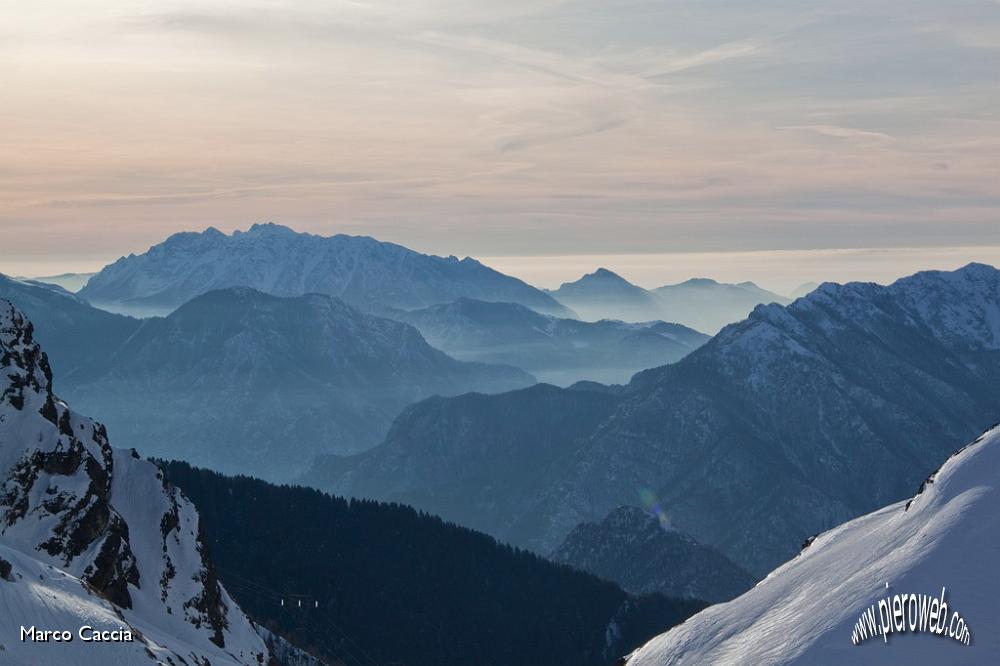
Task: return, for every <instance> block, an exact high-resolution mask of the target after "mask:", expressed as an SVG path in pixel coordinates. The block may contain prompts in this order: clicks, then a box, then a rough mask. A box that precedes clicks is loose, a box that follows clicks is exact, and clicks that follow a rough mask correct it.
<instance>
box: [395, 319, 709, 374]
mask: <svg viewBox="0 0 1000 666" xmlns="http://www.w3.org/2000/svg"><path fill="white" fill-rule="evenodd" d="M395 318H397V319H400V320H401V321H406V322H409V323H411V324H413V325H414V326H415V327H417V329H419V330H420V332H421V333H422V334H423V335H424V337H425V338H426V339H427V341H428V342H430V343H431V344H432V345H434V346H435V347H437V348H439V349H442V350H444V351H446V352H448V354H450V355H452V356H454V357H455V358H459V359H462V360H468V361H483V362H486V363H500V364H508V365H514V366H517V367H519V368H523V369H525V370H527V371H528V372H530V373H532V374H533V375H535V376H536V377H537V378H538V379H540V380H542V381H548V382H551V383H554V384H560V385H566V384H572V383H574V382H577V381H580V380H583V379H588V380H594V381H600V382H605V383H624V382H627V381H628V380H629V379H630V378H631V376H632V375H633V374H635V373H636V372H638V371H639V370H644V369H647V368H653V367H656V366H659V365H664V364H666V363H672V362H673V361H677V360H679V359H680V358H682V357H684V356H685V355H686V354H688V353H690V352H691V351H692V350H694V349H697V348H698V347H700V346H701V345H702V344H704V343H705V342H706V341H707V340H708V336H707V335H704V334H702V333H699V332H698V331H695V330H693V329H690V328H688V327H686V326H682V325H680V324H668V323H666V322H662V321H652V322H644V323H641V324H630V323H625V322H621V321H612V320H602V321H598V322H583V321H578V320H576V319H560V318H557V317H553V316H550V315H543V314H539V313H537V312H535V311H533V310H531V309H529V308H527V307H525V306H523V305H518V304H516V303H491V302H486V301H477V300H473V299H459V300H457V301H455V302H454V303H449V304H447V305H434V306H431V307H429V308H424V309H421V310H413V311H410V312H406V313H401V314H398V315H395Z"/></svg>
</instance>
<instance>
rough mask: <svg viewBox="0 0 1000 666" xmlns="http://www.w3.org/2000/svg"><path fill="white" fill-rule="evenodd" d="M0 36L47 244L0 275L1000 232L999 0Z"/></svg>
mask: <svg viewBox="0 0 1000 666" xmlns="http://www.w3.org/2000/svg"><path fill="white" fill-rule="evenodd" d="M0 32H2V39H0V67H3V71H4V90H3V104H2V109H0V123H2V128H3V132H0V164H3V165H5V166H4V167H3V169H2V173H0V206H2V207H3V209H4V210H8V211H15V212H16V214H17V216H18V224H20V225H26V226H25V227H24V228H27V227H31V228H32V229H35V230H37V231H38V233H37V234H10V235H8V236H5V237H4V242H3V243H2V244H0V260H3V259H5V258H6V256H7V255H11V254H18V253H24V252H27V251H28V250H30V249H31V246H32V245H33V244H38V243H40V242H43V241H41V240H39V239H44V243H64V244H66V245H68V246H71V247H73V246H75V245H78V244H83V243H85V242H87V241H86V239H87V238H89V237H88V234H89V233H92V232H93V233H97V232H96V231H94V230H105V231H101V233H106V230H107V229H109V228H111V227H114V228H120V229H124V230H125V231H123V232H122V233H121V235H120V236H118V238H120V239H121V242H122V243H126V244H130V245H128V246H127V247H124V248H118V249H116V250H115V251H116V252H118V251H125V250H129V249H132V248H133V246H139V247H142V246H146V245H149V244H150V243H152V242H155V241H156V240H157V239H158V238H159V237H161V236H162V235H164V234H165V233H168V232H169V231H170V230H172V229H173V228H175V227H176V226H177V225H178V224H179V223H181V222H183V224H184V225H185V226H186V228H197V227H199V226H207V225H208V224H216V225H218V226H220V227H226V226H227V225H229V226H230V227H235V226H245V224H246V222H247V221H248V220H250V219H256V218H261V217H266V218H270V219H274V220H279V221H287V222H290V223H295V224H298V225H299V226H303V227H304V228H310V229H312V230H316V231H330V230H332V229H333V228H334V227H337V228H350V229H352V230H355V231H364V232H367V233H371V234H374V235H376V236H377V235H388V236H390V237H391V238H392V239H394V240H399V241H402V242H409V243H412V244H414V245H416V246H418V247H421V248H424V249H430V250H434V249H438V250H440V251H444V252H448V253H451V252H456V253H463V252H464V253H473V254H475V253H480V252H484V251H489V252H495V251H499V249H498V248H501V247H502V248H503V251H504V252H508V253H511V252H520V251H535V250H537V249H538V247H539V246H542V245H545V246H546V247H548V248H550V249H554V250H556V251H559V252H576V251H580V252H584V251H592V250H595V249H598V248H599V249H601V250H602V251H604V250H607V249H609V248H611V249H613V248H615V247H618V248H620V249H624V248H627V249H629V251H632V250H634V249H635V248H636V247H642V248H647V246H658V247H669V248H671V249H691V248H695V247H699V246H702V245H704V244H705V243H707V242H711V243H715V244H718V243H722V244H726V245H729V246H732V248H734V249H738V248H746V247H760V246H762V245H763V246H766V245H768V244H776V243H790V242H792V241H793V240H794V242H795V243H799V244H807V243H809V242H814V241H812V240H810V239H814V238H817V237H820V236H822V235H823V234H833V235H834V236H836V237H840V236H842V235H843V233H842V230H843V229H844V228H845V227H844V226H843V225H847V224H851V225H852V226H850V229H851V233H855V234H859V235H861V236H863V238H859V239H857V241H856V242H857V243H858V244H861V245H864V244H868V241H866V240H865V239H866V238H868V239H871V242H876V240H877V241H878V242H888V240H887V239H891V238H892V237H893V235H896V236H898V237H907V238H916V239H920V242H922V243H930V242H934V239H941V238H946V237H954V236H955V235H956V234H964V235H965V236H964V237H963V238H965V239H966V240H969V241H970V242H972V239H974V238H981V237H982V238H985V237H987V236H988V235H989V234H991V233H992V234H994V235H995V234H997V233H1000V231H996V230H997V229H1000V225H997V224H996V220H997V219H998V217H1000V204H998V203H997V202H998V201H1000V186H998V183H1000V163H998V162H997V160H996V151H997V146H996V145H995V144H996V140H994V139H993V138H992V137H995V136H1000V119H998V118H997V114H996V112H995V109H997V108H1000V89H998V87H997V86H996V72H997V71H1000V49H998V48H996V44H997V43H1000V41H998V40H997V39H996V38H997V36H998V35H1000V2H997V1H996V0H990V1H987V0H980V1H978V2H971V3H965V4H963V5H962V6H961V7H958V6H957V5H955V4H954V3H944V2H932V1H931V0H887V1H886V2H884V3H871V2H864V1H863V0H837V1H836V2H835V1H834V0H824V1H823V2H819V3H801V2H797V1H796V0H762V1H761V2H757V3H747V2H744V1H742V0H721V1H720V2H713V3H705V2H701V1H699V0H672V1H671V2H661V1H657V0H629V1H628V2H616V3H609V2H604V1H602V0H510V1H509V2H495V1H494V0H424V1H422V2H412V1H410V0H322V1H321V0H245V1H243V2H239V3H234V2H231V1H230V0H101V2H98V3H91V4H90V5H87V6H84V5H83V4H81V3H79V2H76V0H51V1H49V2H45V3H37V2H36V3H6V4H5V5H3V6H2V7H0ZM18 228H22V227H18ZM875 229H878V231H877V232H876V231H874V230H875ZM963 238H952V240H953V241H956V242H957V241H962V240H963ZM790 239H791V240H790ZM817 242H818V241H817ZM648 249H651V250H652V249H656V247H650V248H648Z"/></svg>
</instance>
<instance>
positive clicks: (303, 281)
mask: <svg viewBox="0 0 1000 666" xmlns="http://www.w3.org/2000/svg"><path fill="white" fill-rule="evenodd" d="M237 286H242V287H252V288H254V289H257V290H258V291H262V292H264V293H268V294H272V295H275V296H301V295H304V294H307V293H320V294H328V295H331V296H336V297H338V298H340V299H342V300H344V301H346V302H347V303H350V304H351V305H354V306H355V307H358V308H361V309H363V310H366V311H373V312H382V313H384V312H387V311H389V310H391V309H403V310H411V309H415V308H422V307H427V306H429V305H434V304H438V303H450V302H452V301H454V300H456V299H458V298H462V297H466V298H477V299H480V300H486V301H505V302H512V303H520V304H522V305H525V306H527V307H530V308H532V309H534V310H537V311H539V312H544V313H548V314H555V315H559V316H563V317H565V316H572V314H573V313H572V312H570V311H569V310H567V309H566V308H565V307H563V306H562V305H560V304H559V303H557V302H556V301H555V300H554V299H553V298H552V297H551V296H549V295H548V294H546V293H544V292H543V291H540V290H538V289H536V288H534V287H532V286H530V285H528V284H526V283H524V282H522V281H521V280H518V279H517V278H513V277H510V276H508V275H504V274H502V273H499V272H497V271H495V270H493V269H492V268H489V267H487V266H484V265H483V264H481V263H479V262H478V261H476V260H474V259H470V258H466V259H461V260H459V259H457V258H456V257H436V256H430V255H425V254H420V253H419V252H414V251H413V250H409V249H407V248H405V247H403V246H401V245H395V244H393V243H384V242H380V241H377V240H375V239H374V238H369V237H367V236H346V235H343V234H338V235H336V236H329V237H325V236H316V235H313V234H306V233H297V232H295V231H293V230H291V229H289V228H287V227H283V226H279V225H275V224H255V225H253V226H252V227H250V229H249V230H247V231H236V232H233V233H232V234H231V235H226V234H224V233H222V232H221V231H218V230H217V229H214V228H209V229H207V230H206V231H204V232H202V233H193V232H185V233H178V234H174V235H173V236H170V237H169V238H168V239H167V240H165V241H164V242H162V243H160V244H158V245H154V246H153V247H151V248H149V250H147V251H146V252H144V253H143V254H139V255H135V254H130V255H129V256H127V257H122V258H121V259H119V260H118V261H116V262H114V263H113V264H110V265H109V266H106V267H104V269H102V270H101V271H100V272H99V273H97V274H96V275H94V276H93V277H92V278H90V281H89V282H88V283H87V285H86V286H85V287H84V288H83V289H81V290H80V292H79V295H80V296H81V297H82V298H84V299H86V300H87V301H89V302H91V303H93V304H95V305H98V306H99V307H102V308H104V309H108V310H113V311H116V312H124V313H128V314H141V315H149V314H166V313H169V312H171V311H172V310H174V309H175V308H177V307H178V306H180V305H181V304H183V303H186V302H187V301H189V300H191V299H192V298H194V297H195V296H198V295H200V294H203V293H205V292H208V291H212V290H213V289H224V288H228V287H237Z"/></svg>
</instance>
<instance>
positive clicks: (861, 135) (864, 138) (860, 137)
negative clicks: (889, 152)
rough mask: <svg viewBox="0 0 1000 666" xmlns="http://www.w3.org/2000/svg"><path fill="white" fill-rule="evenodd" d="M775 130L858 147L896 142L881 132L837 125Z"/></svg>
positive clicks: (799, 126)
mask: <svg viewBox="0 0 1000 666" xmlns="http://www.w3.org/2000/svg"><path fill="white" fill-rule="evenodd" d="M777 129H779V130H797V131H802V132H814V133H816V134H821V135H823V136H830V137H834V138H836V139H845V140H847V141H850V142H851V143H854V144H857V145H859V146H873V145H882V144H887V143H892V142H893V141H895V140H896V138H895V137H893V136H890V135H888V134H884V133H882V132H871V131H868V130H862V129H857V128H854V127H839V126H837V125H784V126H782V127H778V128H777Z"/></svg>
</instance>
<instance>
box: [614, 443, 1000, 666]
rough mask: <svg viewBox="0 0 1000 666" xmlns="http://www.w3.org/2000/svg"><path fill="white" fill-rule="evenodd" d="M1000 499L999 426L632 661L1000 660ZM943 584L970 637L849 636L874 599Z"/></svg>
mask: <svg viewBox="0 0 1000 666" xmlns="http://www.w3.org/2000/svg"><path fill="white" fill-rule="evenodd" d="M998 504H1000V428H998V427H994V428H993V429H992V430H990V431H988V432H987V433H986V434H984V435H983V436H982V437H980V438H979V439H978V440H976V441H975V442H974V443H973V444H971V445H969V446H967V447H965V448H964V449H962V450H961V451H959V452H958V453H956V454H955V455H953V456H952V457H951V458H950V459H949V460H948V461H947V462H945V463H944V465H943V466H942V467H941V469H940V470H938V471H937V472H936V473H934V474H932V475H931V477H930V478H929V479H928V480H927V482H925V484H924V485H923V487H922V488H921V491H920V492H919V493H918V494H917V495H916V496H915V497H914V498H913V499H911V500H909V501H904V502H899V503H897V504H893V505H890V506H888V507H885V508H883V509H881V510H879V511H876V512H874V513H871V514H868V515H865V516H862V517H860V518H857V519H855V520H852V521H850V522H847V523H845V524H843V525H841V526H839V527H837V528H834V529H832V530H830V531H828V532H825V533H823V534H821V535H819V536H817V537H816V538H815V539H814V540H813V541H812V542H811V544H810V545H809V546H808V547H806V548H805V549H804V550H803V551H802V553H801V554H800V555H799V556H798V557H796V558H794V559H792V560H790V561H789V562H787V563H786V564H784V565H783V566H781V567H779V568H778V569H776V570H775V571H773V572H772V573H771V574H770V575H769V576H768V577H767V578H766V579H765V580H763V581H761V582H760V583H758V584H757V586H756V587H755V588H754V589H752V590H750V591H749V592H747V593H746V594H744V595H743V596H741V597H739V598H737V599H735V600H734V601H731V602H729V603H726V604H719V605H717V606H712V607H710V608H708V609H706V610H704V611H702V612H701V613H699V614H698V615H696V616H694V617H693V618H691V619H689V620H688V621H687V622H685V623H684V624H683V625H680V626H678V627H675V628H674V629H672V630H671V631H669V632H667V633H665V634H663V635H661V636H659V637H657V638H655V639H653V640H652V641H650V642H649V643H647V644H646V645H645V646H643V647H642V648H640V649H639V650H637V651H636V652H634V653H633V654H632V655H631V656H630V658H629V659H628V661H627V664H628V666H665V665H666V664H671V665H674V664H677V665H680V664H789V663H799V664H816V665H820V666H822V665H824V664H830V665H839V664H847V663H850V664H893V663H899V664H986V663H995V660H996V656H997V655H998V654H1000V634H997V632H996V631H995V628H996V626H997V623H998V621H1000V604H998V603H997V600H998V598H1000V576H997V571H996V565H997V552H998V549H1000V514H998V513H997V511H996V507H997V506H998ZM887 582H888V583H889V585H890V587H889V589H886V583H887ZM941 588H947V591H946V595H945V601H947V603H948V606H949V608H950V609H951V611H957V612H958V613H960V615H961V616H962V617H963V618H965V619H966V620H967V621H968V624H969V627H970V630H971V634H972V639H971V644H970V645H968V646H965V645H962V644H960V643H958V642H956V641H954V640H951V639H949V638H948V637H947V636H937V635H931V634H929V633H905V634H895V635H892V636H890V637H889V640H888V643H886V642H885V641H884V640H883V639H882V637H881V636H875V637H873V638H870V639H868V640H867V641H864V642H862V643H861V644H859V645H857V646H856V645H854V644H853V643H852V639H851V636H852V630H853V628H854V624H855V622H856V621H857V619H858V617H859V616H860V615H861V613H862V612H863V611H864V610H865V609H866V608H868V607H869V606H870V605H871V604H877V603H878V601H879V600H880V599H883V598H885V597H886V596H889V595H892V594H900V595H902V594H910V593H913V594H918V595H919V594H928V595H933V596H935V597H937V596H939V595H940V594H941ZM949 614H950V612H949Z"/></svg>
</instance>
